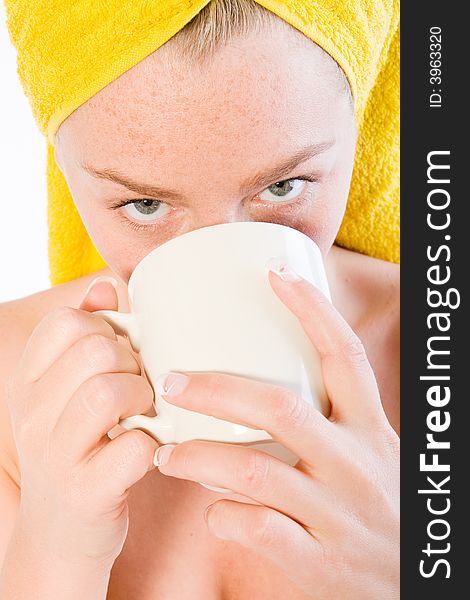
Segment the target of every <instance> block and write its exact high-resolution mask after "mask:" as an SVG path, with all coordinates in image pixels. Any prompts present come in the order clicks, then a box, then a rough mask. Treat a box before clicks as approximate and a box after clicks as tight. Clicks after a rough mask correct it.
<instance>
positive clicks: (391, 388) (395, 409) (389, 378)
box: [327, 246, 400, 431]
mask: <svg viewBox="0 0 470 600" xmlns="http://www.w3.org/2000/svg"><path fill="white" fill-rule="evenodd" d="M330 254H331V256H329V257H328V259H327V270H328V276H329V277H330V275H331V280H332V282H333V289H332V298H333V303H334V304H335V305H336V306H337V308H338V310H339V311H340V312H341V313H342V315H343V317H344V318H345V319H346V320H347V321H348V323H349V324H350V325H351V327H352V328H353V329H354V331H355V332H356V333H357V334H358V336H359V337H360V338H361V340H362V342H363V343H364V346H365V349H366V351H367V356H368V358H369V361H370V363H371V365H372V368H373V369H374V373H375V375H376V378H377V383H378V386H379V390H380V395H381V398H382V404H383V406H384V409H385V412H386V414H387V416H388V418H389V421H390V422H391V424H392V426H393V427H394V428H395V429H396V430H397V431H398V427H399V414H400V389H399V381H400V265H399V264H395V263H391V262H387V261H384V260H380V259H377V258H372V257H370V256H366V255H364V254H359V253H357V252H351V251H349V250H346V249H344V248H339V247H336V246H334V247H333V248H332V251H331V252H330Z"/></svg>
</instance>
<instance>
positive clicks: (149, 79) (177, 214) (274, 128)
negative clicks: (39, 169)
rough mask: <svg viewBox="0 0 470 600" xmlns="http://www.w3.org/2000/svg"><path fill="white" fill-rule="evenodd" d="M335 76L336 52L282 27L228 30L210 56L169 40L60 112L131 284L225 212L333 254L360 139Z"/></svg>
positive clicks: (65, 150)
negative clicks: (161, 249)
mask: <svg viewBox="0 0 470 600" xmlns="http://www.w3.org/2000/svg"><path fill="white" fill-rule="evenodd" d="M341 87H342V86H341V81H340V78H339V76H338V73H337V70H336V67H335V65H334V64H333V63H332V61H330V60H328V59H327V57H325V55H324V53H323V52H322V51H321V50H320V49H319V48H318V47H317V46H315V45H314V44H313V43H311V42H310V41H309V40H308V39H307V38H303V36H301V35H300V34H297V32H293V31H292V30H291V29H290V28H287V27H285V28H281V29H280V30H279V31H277V32H275V33H274V32H266V33H263V34H260V33H257V34H253V35H250V36H248V37H246V38H243V39H241V38H234V39H232V40H231V42H230V45H229V46H227V47H223V48H220V49H218V50H217V51H216V53H215V54H214V56H213V57H212V58H211V59H210V60H209V59H208V60H206V61H205V62H204V63H203V64H202V65H199V64H196V63H193V62H188V61H187V60H184V59H182V58H181V57H179V56H178V51H177V48H176V47H175V46H174V45H173V43H172V40H170V42H168V43H167V44H165V45H164V46H163V47H161V48H159V49H158V50H157V51H156V52H155V53H153V54H152V55H150V56H149V57H148V58H146V59H145V60H143V61H142V62H140V63H139V64H138V65H136V66H135V67H133V68H132V69H130V70H129V71H127V72H126V73H125V74H124V75H122V76H121V77H120V78H119V79H117V80H116V81H114V82H112V83H111V84H109V85H108V86H106V87H105V88H104V89H103V90H101V91H100V92H99V93H98V94H96V95H95V96H94V97H93V98H91V99H90V100H89V101H88V102H86V103H85V104H84V105H82V106H81V107H80V108H78V109H77V110H76V111H75V112H74V113H73V114H72V115H70V116H69V117H68V118H67V119H66V121H65V122H64V123H63V124H62V125H61V127H60V129H59V134H58V136H57V138H56V143H55V152H56V161H57V163H58V165H59V167H60V168H61V170H62V172H63V173H64V176H65V178H66V180H67V182H68V185H69V188H70V191H71V193H72V196H73V199H74V202H75V204H76V206H77V209H78V211H79V213H80V215H81V218H82V220H83V223H84V225H85V227H86V229H87V230H88V233H89V235H90V237H91V238H92V240H93V242H94V244H95V246H96V248H97V249H98V251H99V252H100V254H101V256H102V257H103V258H104V260H105V261H106V263H107V264H108V266H109V267H110V268H111V269H112V270H113V271H114V272H115V273H116V274H117V275H119V276H120V277H121V278H122V279H123V281H125V282H127V281H128V280H129V277H130V275H131V273H132V271H133V269H134V267H135V266H136V265H137V263H138V262H139V261H140V260H141V259H142V258H143V257H144V256H145V255H146V254H148V253H149V252H150V251H151V250H153V249H154V248H155V247H157V246H159V245H160V244H162V243H164V242H165V241H167V240H169V239H171V238H173V237H175V236H178V235H181V234H182V233H185V232H188V231H191V230H193V229H197V228H199V227H205V226H208V225H213V224H217V223H225V222H232V221H269V222H274V223H280V224H283V225H287V226H289V227H293V228H295V229H298V230H299V231H302V232H303V233H305V234H306V235H308V236H309V237H310V238H312V239H313V240H314V241H315V242H316V243H317V244H318V246H319V247H320V249H321V251H322V253H323V254H324V255H325V254H326V253H327V252H328V250H329V248H330V247H331V246H332V244H333V242H334V239H335V237H336V234H337V231H338V229H339V226H340V224H341V220H342V218H343V214H344V209H345V206H346V201H347V196H348V191H349V184H350V178H351V172H352V166H353V159H354V150H355V141H356V129H355V121H354V114H353V111H352V108H351V106H350V102H349V98H348V95H347V93H346V92H345V91H343V90H342V89H341Z"/></svg>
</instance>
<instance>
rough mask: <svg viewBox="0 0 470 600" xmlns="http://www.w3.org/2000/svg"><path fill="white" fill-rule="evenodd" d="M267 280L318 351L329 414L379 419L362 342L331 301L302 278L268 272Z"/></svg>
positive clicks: (373, 381) (380, 412)
mask: <svg viewBox="0 0 470 600" xmlns="http://www.w3.org/2000/svg"><path fill="white" fill-rule="evenodd" d="M269 281H270V283H271V286H272V288H273V290H274V291H275V293H276V294H277V295H278V296H279V298H280V299H281V300H282V301H283V302H284V303H285V304H286V306H287V307H288V308H289V309H290V310H291V311H292V312H293V313H294V314H295V316H296V317H297V318H298V319H299V322H300V324H301V325H302V327H303V329H304V331H305V333H306V334H307V336H308V338H309V339H310V341H311V342H312V344H313V345H314V346H315V348H316V349H317V351H318V352H319V354H320V359H321V364H322V373H323V379H324V383H325V388H326V391H327V394H328V397H329V399H330V402H331V404H332V417H333V418H334V419H339V418H343V419H349V420H356V421H361V422H364V421H366V422H367V423H370V419H371V418H373V417H379V416H380V418H381V419H382V418H383V415H384V413H383V409H382V404H381V401H380V394H379V390H378V387H377V381H376V379H375V375H374V372H373V370H372V367H371V365H370V363H369V360H368V358H367V354H366V351H365V349H364V346H363V344H362V342H361V340H360V339H359V337H358V336H357V335H356V334H355V333H354V331H353V330H352V329H351V327H350V326H349V325H348V323H347V322H346V321H345V320H344V319H343V317H342V316H341V315H340V314H339V312H338V311H337V310H336V308H335V307H334V306H333V304H332V303H331V302H330V301H329V300H328V299H327V298H326V296H325V295H324V294H323V292H322V291H321V290H320V289H319V288H317V287H315V286H314V285H312V284H311V283H310V282H309V281H307V280H305V279H302V278H301V279H299V280H294V281H283V280H282V279H281V278H280V277H278V276H277V275H276V274H274V273H272V274H271V273H270V274H269Z"/></svg>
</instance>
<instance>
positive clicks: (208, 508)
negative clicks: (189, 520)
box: [204, 502, 215, 522]
mask: <svg viewBox="0 0 470 600" xmlns="http://www.w3.org/2000/svg"><path fill="white" fill-rule="evenodd" d="M214 504H215V502H213V503H212V504H209V506H206V510H205V511H204V521H206V522H207V517H208V515H209V512H210V509H211V508H212V507H213V506H214Z"/></svg>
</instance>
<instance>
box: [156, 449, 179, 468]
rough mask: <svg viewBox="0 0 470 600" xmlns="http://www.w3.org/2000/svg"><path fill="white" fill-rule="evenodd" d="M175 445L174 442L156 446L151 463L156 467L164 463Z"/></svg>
mask: <svg viewBox="0 0 470 600" xmlns="http://www.w3.org/2000/svg"><path fill="white" fill-rule="evenodd" d="M175 446H176V444H165V445H164V446H160V447H159V448H157V449H156V451H155V454H154V457H153V464H154V465H155V466H156V467H161V466H162V465H166V463H167V462H168V460H169V459H170V456H171V453H172V452H173V448H174V447H175Z"/></svg>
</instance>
